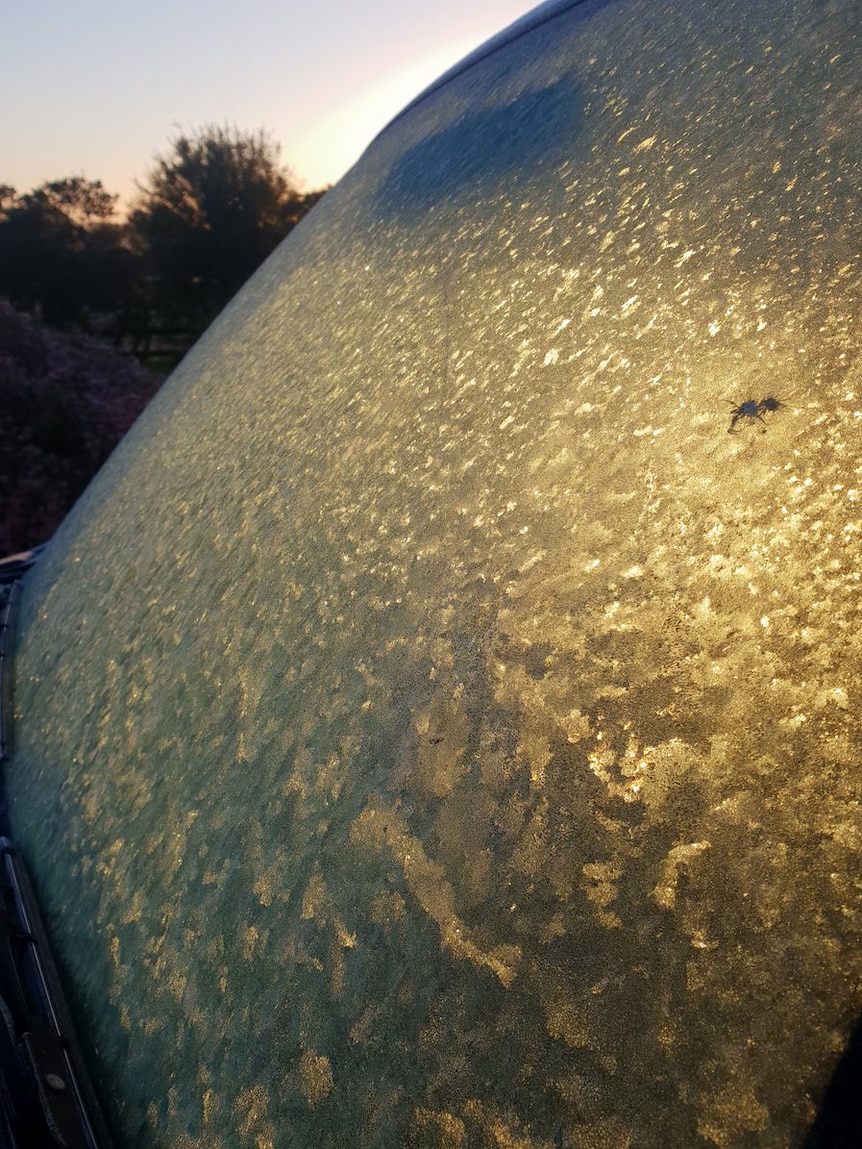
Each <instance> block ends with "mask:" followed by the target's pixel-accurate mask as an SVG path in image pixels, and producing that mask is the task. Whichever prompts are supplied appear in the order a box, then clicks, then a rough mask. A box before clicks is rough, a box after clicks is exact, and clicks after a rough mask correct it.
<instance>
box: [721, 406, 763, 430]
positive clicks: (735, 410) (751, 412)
mask: <svg viewBox="0 0 862 1149" xmlns="http://www.w3.org/2000/svg"><path fill="white" fill-rule="evenodd" d="M725 403H730V407H731V411H730V426H729V427H728V428H727V429H728V431H729V432H730V433H731V434H733V432H734V431H735V430H736V424H737V423H741V422H743V420H744V421H745V422H746V423H753V422H754V421H755V420H757V421H758V422H760V423H762V424H763V430H764V431H765V430H766V420H765V419H764V418H763V415H762V414H761V412H760V402H758V400H757V399H746V400H745V402H744V403H736V404H734V403H732V402H731V400H730V399H725Z"/></svg>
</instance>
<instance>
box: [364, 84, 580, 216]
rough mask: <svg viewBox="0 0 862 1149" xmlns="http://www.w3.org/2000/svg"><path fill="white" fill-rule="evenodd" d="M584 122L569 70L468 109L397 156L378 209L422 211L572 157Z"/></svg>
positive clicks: (508, 184) (388, 212)
mask: <svg viewBox="0 0 862 1149" xmlns="http://www.w3.org/2000/svg"><path fill="white" fill-rule="evenodd" d="M583 121H584V101H583V97H582V95H581V93H580V91H579V90H578V88H577V86H576V84H575V83H574V81H573V79H572V78H571V77H570V76H566V77H564V78H563V79H561V80H558V81H557V82H556V83H554V84H551V85H549V86H548V87H546V88H540V89H538V90H533V91H528V92H524V93H523V94H522V95H520V96H518V97H517V99H515V100H513V101H511V102H510V103H508V104H503V105H496V106H494V107H490V108H486V109H481V110H477V111H475V112H468V113H467V114H466V115H464V116H462V117H461V119H459V120H458V121H457V122H456V123H454V124H452V125H450V126H449V127H446V128H443V129H442V130H441V131H439V132H435V133H434V134H433V135H430V136H428V137H426V138H425V139H423V140H420V141H419V143H417V144H415V145H414V146H413V147H411V148H409V149H408V150H407V151H406V152H404V153H403V155H401V156H400V157H399V158H398V159H397V160H396V161H395V163H394V164H393V165H392V167H391V169H390V170H389V173H388V175H387V176H386V178H385V179H384V181H383V184H382V186H381V189H380V192H379V198H378V211H379V214H380V215H382V216H384V217H388V216H392V215H398V216H403V215H405V214H407V215H409V214H414V213H420V214H421V213H424V212H426V211H427V210H428V209H429V208H430V207H432V206H433V205H435V204H440V203H441V202H444V201H446V200H452V199H456V198H462V197H465V196H466V197H470V198H473V197H474V196H479V197H485V196H488V195H490V194H493V193H494V192H496V191H498V190H500V189H501V188H503V187H513V186H517V185H520V184H524V183H526V182H528V181H529V180H530V179H531V178H532V177H533V176H534V175H535V174H536V173H537V171H538V170H539V169H541V168H545V169H547V168H548V167H549V166H550V167H553V166H556V165H558V164H560V163H562V162H565V161H566V160H570V159H572V158H573V153H574V150H575V142H576V140H577V139H578V137H579V136H580V135H581V133H582V131H583Z"/></svg>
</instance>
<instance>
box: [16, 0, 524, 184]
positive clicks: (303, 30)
mask: <svg viewBox="0 0 862 1149" xmlns="http://www.w3.org/2000/svg"><path fill="white" fill-rule="evenodd" d="M536 2H537V0H425V2H417V0H364V2H360V0H318V2H316V3H315V2H311V3H309V2H308V0H303V2H302V3H300V2H297V0H146V2H144V0H38V2H36V0H33V2H29V0H0V28H2V34H0V108H2V112H0V184H11V185H12V186H13V187H15V188H17V189H18V191H19V192H24V191H29V190H30V189H31V188H33V187H35V186H37V185H38V184H40V183H43V182H44V181H46V180H53V179H61V178H63V177H65V176H70V175H84V176H86V177H87V178H88V179H100V180H101V181H102V182H103V184H104V185H105V186H106V188H107V189H108V190H109V191H112V192H119V193H120V194H121V196H123V197H124V198H128V197H130V196H132V195H133V194H134V192H135V181H142V180H143V179H144V178H145V176H146V174H147V171H148V170H149V169H150V168H151V166H152V162H153V156H154V155H155V153H157V152H164V151H167V150H168V148H169V144H170V140H171V138H172V137H173V136H175V135H176V134H177V132H178V131H179V130H185V131H194V130H195V129H197V128H200V127H202V126H203V125H205V124H212V123H217V124H230V125H235V126H236V127H238V128H240V129H242V130H248V131H254V130H257V129H258V128H264V129H267V130H269V131H270V132H271V134H272V136H273V137H274V138H275V139H276V140H277V141H278V142H279V143H280V144H281V146H282V159H283V160H284V162H285V163H287V164H288V165H289V166H290V167H291V168H292V170H293V172H294V174H295V176H296V177H297V179H298V181H299V182H300V184H301V186H302V187H303V188H304V189H305V190H311V189H313V188H317V187H321V186H323V185H324V184H327V183H333V182H335V181H336V180H337V179H338V178H339V177H340V176H341V175H342V174H343V173H344V172H345V171H346V170H347V168H348V167H350V165H351V164H352V163H353V162H354V161H355V160H356V159H357V158H358V157H359V155H360V153H361V152H362V150H363V148H364V147H365V146H366V144H368V143H369V142H370V141H371V139H372V138H373V137H374V136H375V135H376V134H377V132H378V131H379V130H380V129H381V128H383V127H384V126H385V125H386V123H387V122H388V121H389V120H390V119H391V118H392V117H393V116H395V115H396V114H397V113H398V112H399V111H400V110H401V108H402V107H403V106H404V105H405V104H406V103H408V102H409V101H410V100H411V99H412V98H413V97H414V96H415V95H417V94H418V93H419V92H420V91H421V90H422V88H424V87H425V86H426V85H427V84H429V83H430V82H432V81H433V80H435V79H436V78H437V76H439V75H440V73H441V72H443V71H445V70H446V69H447V68H448V67H449V66H451V65H452V64H454V63H457V61H458V60H460V59H461V58H462V57H463V56H465V55H466V54H467V53H468V52H469V51H471V50H472V49H473V48H475V47H476V46H477V45H479V44H481V43H482V42H483V41H485V40H487V39H488V38H489V37H491V36H492V35H494V34H495V33H496V32H498V31H500V30H501V29H502V28H504V27H505V26H506V25H508V24H510V23H512V21H513V20H516V19H517V18H518V17H519V16H522V15H523V14H524V13H525V12H528V11H530V9H531V8H533V7H534V6H535V3H536Z"/></svg>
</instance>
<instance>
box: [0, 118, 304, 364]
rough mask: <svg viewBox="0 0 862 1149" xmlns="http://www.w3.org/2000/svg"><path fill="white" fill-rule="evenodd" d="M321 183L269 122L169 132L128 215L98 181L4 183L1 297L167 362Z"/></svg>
mask: <svg viewBox="0 0 862 1149" xmlns="http://www.w3.org/2000/svg"><path fill="white" fill-rule="evenodd" d="M325 190H326V189H324V190H323V191H315V192H311V193H305V194H303V193H301V192H300V191H299V190H298V188H297V186H296V184H295V182H294V180H293V178H292V176H291V173H290V171H289V169H287V168H286V167H285V166H284V165H282V163H281V158H280V149H279V146H278V144H277V143H275V142H274V141H273V140H272V138H271V137H270V136H269V135H268V134H267V133H265V132H263V131H260V132H256V133H248V132H241V131H238V130H237V129H233V128H228V127H219V126H213V125H210V126H207V127H205V128H202V129H200V130H199V131H197V132H195V133H192V134H185V133H180V134H178V135H177V136H176V137H175V138H174V139H173V140H172V141H171V144H170V148H169V150H168V151H167V152H166V153H165V154H164V155H160V156H157V157H156V161H155V165H154V167H153V168H152V170H151V171H150V173H149V175H148V176H147V178H146V180H145V182H144V183H143V184H141V185H139V188H138V196H137V197H136V199H135V201H134V202H133V204H132V205H131V209H130V211H129V213H128V215H127V216H126V217H125V218H122V217H121V216H120V213H119V211H118V201H119V197H118V196H116V195H113V194H111V193H109V192H108V191H106V190H105V188H104V187H103V186H102V183H101V181H100V180H95V181H93V180H88V179H85V178H84V177H83V176H72V177H69V178H66V179H61V180H55V181H52V182H48V183H44V184H42V185H41V186H40V187H37V188H35V189H34V190H32V191H29V192H26V193H23V194H19V193H18V192H17V191H16V189H14V188H12V187H9V186H6V185H0V296H3V297H5V298H6V299H8V301H9V302H10V303H11V304H12V306H13V307H15V308H17V309H19V310H21V311H26V312H28V313H30V314H31V315H33V316H35V317H36V318H38V319H40V320H42V321H43V322H44V323H46V324H48V325H49V326H51V327H54V328H57V329H60V330H74V331H82V332H85V333H89V334H93V335H97V336H100V337H102V338H110V339H111V340H113V342H114V343H115V345H116V346H118V347H122V348H124V349H126V350H130V351H132V352H133V353H134V354H136V355H137V356H138V357H140V358H141V359H144V360H147V359H156V360H158V359H160V360H161V365H163V366H166V367H170V366H172V365H173V362H175V361H176V360H177V359H178V358H180V357H181V355H182V354H183V353H184V352H185V351H186V350H187V349H188V347H190V346H191V344H192V343H193V342H194V341H195V340H196V339H197V337H198V336H199V335H200V334H201V333H202V332H203V331H204V330H205V328H206V327H207V326H208V325H209V324H210V322H211V321H212V320H213V319H214V318H215V316H216V315H217V314H218V312H219V311H220V310H221V309H222V308H223V307H224V305H225V304H226V303H227V302H228V301H229V300H230V299H231V297H232V296H233V295H234V294H235V293H236V291H237V290H238V289H239V287H241V286H242V284H243V283H244V282H245V281H246V280H247V279H248V277H249V276H250V275H251V274H252V272H253V271H254V270H255V269H256V268H257V267H258V266H259V265H260V264H261V263H262V262H263V260H264V259H265V258H266V257H267V256H268V255H269V254H270V252H271V251H272V250H273V249H274V248H275V247H276V246H277V244H278V243H279V242H280V241H281V240H282V239H283V238H284V236H285V235H286V234H287V233H288V232H289V231H290V230H291V228H293V227H294V226H295V225H296V224H297V223H298V222H299V220H300V219H301V218H302V216H303V215H305V213H306V212H307V211H308V210H309V209H310V208H311V207H312V206H313V205H314V204H315V203H316V202H317V200H318V199H320V197H321V196H322V195H323V194H324V191H325ZM157 365H158V364H157Z"/></svg>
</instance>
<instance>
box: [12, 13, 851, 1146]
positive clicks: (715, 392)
mask: <svg viewBox="0 0 862 1149" xmlns="http://www.w3.org/2000/svg"><path fill="white" fill-rule="evenodd" d="M559 9H560V10H559V12H557V13H556V14H554V15H553V18H552V19H543V20H541V21H539V22H537V23H536V24H535V26H534V27H532V28H531V29H528V30H526V31H525V32H523V34H520V35H518V36H517V38H515V39H513V40H511V42H510V43H509V44H508V46H503V47H498V48H497V50H495V51H494V52H492V53H491V54H489V55H486V56H485V57H484V58H483V59H481V60H479V61H478V62H477V63H475V64H474V65H473V66H471V67H469V68H467V69H464V70H462V71H460V72H459V73H458V74H456V75H454V76H453V77H452V78H451V79H450V80H449V81H448V82H447V83H446V84H444V85H442V86H441V87H439V88H438V89H437V90H436V91H434V92H433V93H432V94H431V95H430V96H428V97H427V98H425V99H424V100H422V101H420V102H419V103H418V104H417V105H416V106H415V107H414V108H413V109H412V110H411V111H410V112H408V114H406V115H404V116H402V117H400V118H399V119H398V120H397V121H396V122H395V123H394V124H393V125H392V126H391V127H390V128H389V129H388V130H387V131H386V132H384V133H383V134H382V135H381V136H380V137H379V138H378V139H377V140H376V141H375V143H374V145H373V146H372V147H371V148H370V149H369V151H368V153H367V154H366V156H365V157H364V159H363V160H362V161H361V162H360V164H359V165H358V166H357V167H356V168H355V169H354V170H353V171H352V172H351V173H350V174H349V175H348V176H347V177H346V178H345V179H344V180H343V181H342V183H341V184H340V185H339V186H338V187H337V188H336V189H335V190H334V191H332V192H330V193H329V194H328V195H327V196H326V197H325V199H324V200H323V201H322V202H321V203H320V204H319V205H318V206H317V207H316V208H315V210H314V212H313V213H312V214H311V216H310V217H309V218H308V220H306V221H305V222H304V223H303V224H302V225H301V226H300V227H299V228H297V229H296V231H295V232H294V233H293V234H292V235H291V237H290V238H289V239H288V241H287V242H286V243H285V244H284V245H283V246H282V247H281V248H280V249H279V251H278V252H277V253H276V254H275V255H274V256H273V257H272V258H271V259H270V261H269V262H268V263H267V264H266V265H265V266H264V268H263V269H262V270H261V271H260V272H259V273H258V274H257V276H256V277H255V278H254V279H253V280H252V281H251V283H250V284H249V285H248V286H247V287H246V288H245V289H244V291H243V292H242V293H241V294H240V296H239V297H238V298H237V300H236V301H235V302H234V304H233V305H232V306H231V307H230V308H229V309H228V310H227V311H226V313H225V314H224V315H223V316H222V318H221V319H220V320H219V321H218V322H217V324H216V325H215V326H214V327H213V328H212V329H211V331H210V333H209V334H208V335H207V336H205V338H204V339H203V340H202V341H201V343H200V344H199V345H198V346H197V348H196V349H195V350H194V351H193V352H192V353H191V355H190V356H189V357H188V358H187V359H186V361H185V362H184V363H183V364H182V366H181V367H180V368H179V369H178V371H177V372H176V373H175V375H174V376H173V378H172V379H171V381H170V382H169V383H168V384H167V386H166V388H165V389H164V391H163V392H162V393H161V394H160V395H159V397H158V398H157V400H156V401H155V402H154V403H153V404H152V406H151V407H150V408H149V409H148V411H147V412H146V414H145V415H144V417H143V418H142V419H141V420H140V422H139V423H138V424H137V426H136V428H135V429H134V431H133V432H132V434H131V435H130V436H129V438H128V439H127V440H126V441H125V443H124V444H123V446H122V447H121V448H120V450H119V451H118V452H117V453H116V455H115V456H114V457H113V458H112V460H111V461H110V462H109V464H108V465H107V467H106V468H105V470H104V471H103V472H102V474H101V476H100V478H99V479H98V480H97V481H96V482H95V483H94V485H93V486H92V487H91V488H90V490H89V492H88V493H87V494H86V495H85V497H84V498H83V500H82V501H81V502H80V503H79V504H78V506H77V508H76V510H75V511H74V512H73V514H72V515H71V516H70V518H69V520H68V521H67V523H66V525H65V526H64V528H63V529H62V530H61V532H60V534H59V536H58V537H57V538H56V539H55V541H54V543H53V544H52V546H51V548H50V550H49V552H48V553H47V554H46V555H45V556H44V557H43V559H42V560H41V562H40V566H39V568H38V569H37V571H36V572H35V573H34V574H33V575H31V576H29V577H28V581H27V585H26V593H25V595H24V599H23V603H22V615H21V623H20V631H21V640H20V643H19V650H18V654H17V667H18V669H17V683H18V686H17V694H16V724H17V726H16V738H17V751H16V756H15V759H14V761H13V763H12V766H11V772H10V779H9V784H10V802H11V811H12V822H13V827H14V829H15V833H16V835H17V836H18V837H19V838H20V840H21V841H22V843H23V844H25V845H26V847H27V852H28V859H29V861H30V864H31V866H32V868H33V869H34V870H35V871H36V876H37V879H38V884H39V890H40V896H41V898H42V900H43V902H44V904H45V909H46V911H47V915H46V916H47V917H48V918H49V920H50V921H51V922H52V924H53V932H54V935H55V937H56V942H57V946H58V949H59V951H60V954H61V958H62V961H63V963H64V966H65V968H66V969H67V970H68V972H69V974H70V975H71V979H72V981H73V984H74V985H75V987H76V993H77V1000H78V1001H79V1003H80V1005H81V1007H82V1014H83V1015H84V1016H85V1017H86V1027H88V1028H87V1032H88V1036H89V1040H90V1043H91V1047H92V1048H93V1049H94V1050H95V1051H96V1056H97V1059H98V1067H99V1073H100V1075H101V1079H102V1082H103V1088H104V1091H105V1093H106V1095H107V1099H108V1103H109V1107H110V1108H111V1110H112V1113H113V1118H114V1121H115V1123H116V1126H117V1128H118V1130H119V1131H120V1132H121V1134H122V1138H123V1139H124V1144H127V1145H130V1146H144V1145H146V1146H154V1145H155V1146H168V1145H171V1146H179V1145H183V1146H201V1147H203V1146H208V1147H212V1146H219V1145H223V1146H231V1147H238V1149H252V1147H257V1149H264V1147H266V1146H277V1147H283V1146H288V1145H292V1144H295V1145H303V1146H320V1147H325V1146H332V1147H335V1146H338V1147H339V1149H341V1147H357V1149H359V1147H360V1146H361V1147H363V1149H366V1147H371V1146H380V1147H390V1146H392V1147H396V1146H398V1147H400V1146H408V1145H409V1146H418V1147H424V1146H428V1147H429V1149H432V1147H433V1149H437V1147H439V1149H444V1147H445V1149H462V1147H463V1149H472V1147H474V1146H482V1147H489V1146H497V1147H501V1149H502V1147H508V1146H512V1147H514V1146H518V1147H525V1149H526V1147H529V1149H548V1147H549V1146H565V1147H566V1149H594V1147H595V1149H598V1147H601V1149H629V1147H631V1149H644V1147H647V1149H651V1147H655V1149H668V1147H672V1149H692V1147H695V1146H703V1147H710V1146H719V1147H722V1149H724V1147H727V1149H731V1147H733V1149H736V1147H740V1146H758V1147H774V1149H778V1147H782V1149H783V1147H785V1146H789V1145H798V1144H800V1142H801V1139H802V1137H803V1134H804V1130H805V1129H806V1128H807V1126H808V1125H809V1123H810V1121H811V1119H812V1116H813V1114H814V1111H815V1108H816V1106H817V1104H818V1103H819V1100H820V1098H821V1096H822V1093H823V1089H824V1087H825V1084H826V1082H827V1080H828V1078H829V1075H830V1073H831V1071H832V1068H833V1067H834V1064H835V1060H836V1058H837V1055H838V1052H839V1050H840V1048H841V1046H842V1044H843V1042H844V1041H845V1039H846V1035H847V1033H848V1032H849V1030H850V1027H851V1024H852V1021H853V1019H854V1017H855V1013H856V1011H857V1010H858V1008H859V1005H860V1000H859V992H858V986H859V985H860V984H862V947H860V945H859V936H860V928H861V927H862V891H860V884H859V860H858V859H859V847H860V843H862V815H860V809H862V807H860V798H862V783H860V776H859V760H860V745H859V744H860V735H862V727H860V722H859V708H860V678H859V665H860V638H859V634H860V594H859V579H860V574H859V534H860V530H862V514H860V502H862V500H860V492H862V374H860V365H859V343H860V335H859V300H860V287H862V267H860V248H859V234H860V232H859V226H860V213H859V194H860V193H859V188H860V177H862V170H860V162H862V128H860V124H862V43H860V38H862V18H860V17H862V8H860V4H859V2H858V0H836V2H834V3H831V4H829V5H825V4H811V3H802V2H797V0H775V2H773V3H770V4H759V3H753V2H751V3H742V2H735V3H734V2H730V3H716V2H712V0H699V2H692V0H686V2H685V3H683V2H649V3H647V2H645V0H643V2H642V0H614V2H611V3H606V4H597V5H593V6H592V7H590V6H580V5H576V6H568V5H561V6H559Z"/></svg>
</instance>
